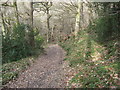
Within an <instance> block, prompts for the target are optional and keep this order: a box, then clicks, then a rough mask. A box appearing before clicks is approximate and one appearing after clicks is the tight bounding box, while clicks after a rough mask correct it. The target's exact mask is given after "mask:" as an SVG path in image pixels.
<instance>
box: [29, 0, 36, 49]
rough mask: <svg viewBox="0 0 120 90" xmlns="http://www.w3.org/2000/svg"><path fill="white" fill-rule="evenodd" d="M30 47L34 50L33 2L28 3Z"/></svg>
mask: <svg viewBox="0 0 120 90" xmlns="http://www.w3.org/2000/svg"><path fill="white" fill-rule="evenodd" d="M30 27H31V28H30V29H31V30H30V45H31V47H33V48H34V46H35V42H34V30H33V29H34V27H33V1H32V0H31V2H30Z"/></svg>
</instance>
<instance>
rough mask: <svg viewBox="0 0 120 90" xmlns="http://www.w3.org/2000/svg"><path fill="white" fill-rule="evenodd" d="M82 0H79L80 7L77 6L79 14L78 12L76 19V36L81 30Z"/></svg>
mask: <svg viewBox="0 0 120 90" xmlns="http://www.w3.org/2000/svg"><path fill="white" fill-rule="evenodd" d="M81 6H82V2H81V0H78V8H77V14H76V21H75V33H74V34H75V36H77V34H78V32H79V30H80V16H81V15H80V13H81V12H80V11H81Z"/></svg>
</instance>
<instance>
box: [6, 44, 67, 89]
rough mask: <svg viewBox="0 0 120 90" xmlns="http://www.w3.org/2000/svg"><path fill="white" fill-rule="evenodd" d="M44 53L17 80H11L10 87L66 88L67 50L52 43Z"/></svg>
mask: <svg viewBox="0 0 120 90" xmlns="http://www.w3.org/2000/svg"><path fill="white" fill-rule="evenodd" d="M46 53H47V55H43V56H41V57H40V58H38V60H36V62H35V63H34V64H33V66H31V67H30V68H29V69H28V70H26V71H25V72H23V73H22V74H21V75H20V76H19V77H18V79H17V80H16V81H13V82H10V83H9V84H8V87H10V88H64V87H65V86H66V83H65V67H66V66H67V65H66V63H65V62H64V61H63V59H64V56H65V51H64V50H63V49H62V48H61V47H60V46H58V45H50V46H49V47H48V48H47V49H46Z"/></svg>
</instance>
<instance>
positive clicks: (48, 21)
mask: <svg viewBox="0 0 120 90" xmlns="http://www.w3.org/2000/svg"><path fill="white" fill-rule="evenodd" d="M46 11H47V42H49V38H50V37H49V36H50V14H49V9H48V8H47V10H46Z"/></svg>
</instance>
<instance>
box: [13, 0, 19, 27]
mask: <svg viewBox="0 0 120 90" xmlns="http://www.w3.org/2000/svg"><path fill="white" fill-rule="evenodd" d="M14 6H15V17H16V21H17V25H18V24H20V21H19V12H18V7H17V2H16V0H15V1H14Z"/></svg>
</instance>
